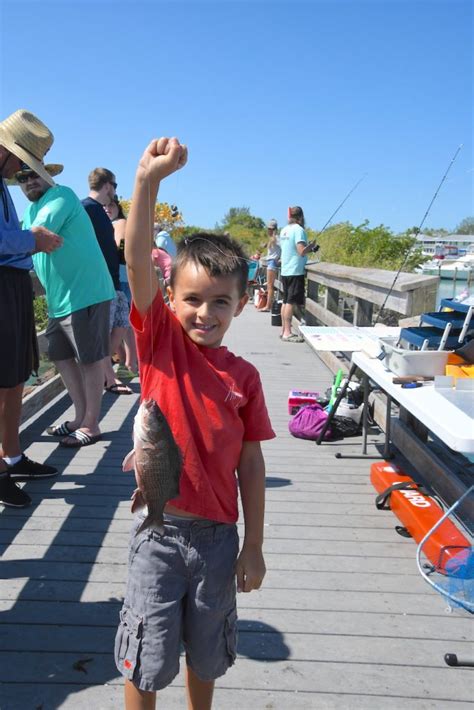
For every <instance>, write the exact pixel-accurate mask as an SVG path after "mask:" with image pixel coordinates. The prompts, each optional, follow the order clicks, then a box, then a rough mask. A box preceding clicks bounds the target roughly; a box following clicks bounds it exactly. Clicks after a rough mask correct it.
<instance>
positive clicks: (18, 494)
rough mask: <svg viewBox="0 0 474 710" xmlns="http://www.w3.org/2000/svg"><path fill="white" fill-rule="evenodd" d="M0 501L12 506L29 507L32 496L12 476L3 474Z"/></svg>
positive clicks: (0, 484)
mask: <svg viewBox="0 0 474 710" xmlns="http://www.w3.org/2000/svg"><path fill="white" fill-rule="evenodd" d="M0 503H3V505H6V506H9V507H10V508H27V507H28V506H29V505H31V498H30V496H29V495H28V493H25V491H23V490H22V489H21V488H20V486H19V485H18V484H17V483H15V482H14V481H12V479H11V478H10V476H1V477H0Z"/></svg>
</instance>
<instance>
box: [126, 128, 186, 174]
mask: <svg viewBox="0 0 474 710" xmlns="http://www.w3.org/2000/svg"><path fill="white" fill-rule="evenodd" d="M187 160H188V149H187V147H186V146H185V145H181V143H180V142H179V141H178V139H177V138H158V139H155V140H152V142H151V143H150V145H149V146H148V147H147V148H146V150H145V152H144V153H143V155H142V157H141V159H140V162H139V164H138V173H137V174H138V176H139V177H143V178H146V179H150V180H152V181H153V182H155V183H159V182H160V181H161V180H163V179H164V178H165V177H168V175H171V174H172V173H174V172H176V171H177V170H180V169H181V168H182V167H184V165H186V162H187Z"/></svg>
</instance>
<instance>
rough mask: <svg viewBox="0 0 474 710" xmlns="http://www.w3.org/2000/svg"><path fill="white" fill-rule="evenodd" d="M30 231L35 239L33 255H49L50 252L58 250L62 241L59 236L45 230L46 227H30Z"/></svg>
mask: <svg viewBox="0 0 474 710" xmlns="http://www.w3.org/2000/svg"><path fill="white" fill-rule="evenodd" d="M31 231H32V232H33V234H34V237H35V248H34V251H33V252H32V253H33V254H37V253H38V252H40V251H42V252H44V253H45V254H51V252H53V251H56V249H59V247H60V246H62V243H63V241H64V240H63V238H62V237H60V236H59V234H55V233H54V232H51V231H50V230H49V229H46V227H32V228H31Z"/></svg>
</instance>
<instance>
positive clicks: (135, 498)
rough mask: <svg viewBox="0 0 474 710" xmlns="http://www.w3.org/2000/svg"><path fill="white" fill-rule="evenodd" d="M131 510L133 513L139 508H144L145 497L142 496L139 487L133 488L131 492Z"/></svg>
mask: <svg viewBox="0 0 474 710" xmlns="http://www.w3.org/2000/svg"><path fill="white" fill-rule="evenodd" d="M131 501H132V505H131V508H130V510H131V512H132V513H134V512H135V511H136V510H140V508H144V507H145V505H146V502H145V498H144V497H143V493H142V492H141V490H140V489H139V488H135V490H134V491H133V493H132V496H131Z"/></svg>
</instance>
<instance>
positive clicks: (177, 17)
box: [0, 0, 474, 231]
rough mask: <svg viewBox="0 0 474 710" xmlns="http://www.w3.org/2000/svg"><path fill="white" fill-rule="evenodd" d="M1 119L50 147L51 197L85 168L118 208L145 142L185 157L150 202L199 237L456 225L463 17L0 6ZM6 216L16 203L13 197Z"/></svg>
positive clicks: (343, 1) (467, 190)
mask: <svg viewBox="0 0 474 710" xmlns="http://www.w3.org/2000/svg"><path fill="white" fill-rule="evenodd" d="M0 8H1V9H0V13H1V15H0V26H1V27H2V34H1V38H0V39H1V42H0V43H1V46H2V49H1V65H0V71H1V77H0V79H1V81H0V108H1V111H0V114H1V117H2V118H3V117H6V116H7V115H8V114H10V113H11V112H13V111H14V110H16V109H17V108H20V107H22V108H28V109H30V110H32V111H33V112H34V113H36V114H37V115H38V116H39V117H40V118H41V119H42V120H44V121H45V122H46V123H47V124H48V125H49V126H50V128H51V129H52V131H53V133H54V134H55V144H54V145H53V148H52V149H51V151H50V153H49V154H48V158H49V160H50V161H51V162H62V163H64V165H65V170H64V172H63V174H62V175H61V176H60V178H59V182H61V183H62V184H66V185H69V186H70V187H72V188H73V189H74V190H75V191H76V192H77V193H78V195H79V196H80V197H84V196H85V195H86V193H87V175H88V173H89V172H90V170H91V169H92V168H94V167H97V166H104V167H108V168H110V169H111V170H113V171H114V172H115V174H116V175H117V180H118V183H119V187H118V194H119V195H120V196H122V197H126V198H128V197H130V196H131V192H132V186H133V176H134V171H135V166H136V164H137V161H138V158H139V156H140V154H141V152H142V150H143V148H144V147H145V145H146V144H147V143H148V142H149V141H150V140H151V139H152V138H153V137H158V136H159V135H176V136H178V137H179V138H180V139H181V140H182V141H183V142H185V143H187V144H188V146H189V163H188V165H187V166H186V168H185V169H184V170H183V171H181V172H180V173H179V174H178V175H176V176H172V177H171V178H170V179H169V180H168V182H167V183H164V184H163V186H162V189H161V192H160V198H161V199H162V200H164V201H168V202H172V203H177V204H178V206H179V207H180V209H181V211H182V212H183V215H184V218H185V221H186V222H187V223H190V224H195V225H199V226H202V227H206V226H207V227H213V226H214V225H215V223H216V222H218V221H220V220H221V219H222V217H223V216H224V214H225V213H226V212H227V210H228V209H229V208H230V207H242V206H247V207H249V208H250V210H251V212H252V213H253V214H256V215H258V216H260V217H262V218H263V219H265V220H267V219H269V218H271V217H276V218H277V219H278V221H279V223H282V224H283V223H284V222H285V215H286V210H287V206H288V205H289V204H300V205H302V206H303V208H304V210H305V213H306V217H307V222H308V224H309V226H311V227H312V228H314V229H318V228H321V227H322V225H323V224H324V223H325V222H326V220H327V218H328V217H329V216H330V214H331V213H332V212H333V211H334V209H335V208H336V207H337V205H338V204H339V203H340V202H341V201H342V199H343V198H344V196H345V195H346V193H347V192H348V191H349V190H350V188H351V187H352V186H353V185H354V184H355V183H356V182H357V180H358V179H359V178H360V177H361V176H362V175H363V174H365V173H367V176H366V178H365V179H364V181H363V182H362V184H361V185H360V186H359V188H358V189H357V190H356V191H355V192H354V194H353V195H352V196H351V198H350V199H349V200H348V202H347V203H346V205H345V206H344V207H343V209H342V210H341V211H340V213H339V214H338V215H337V218H336V220H335V221H339V220H350V221H352V222H354V223H360V222H361V221H362V220H364V219H369V220H370V223H371V225H373V226H375V225H376V224H380V223H384V224H386V225H387V226H389V227H390V228H392V229H393V230H394V231H400V230H404V229H405V228H407V227H409V226H413V225H417V224H419V222H420V220H421V218H422V217H423V214H424V212H425V210H426V207H427V206H428V204H429V202H430V200H431V198H432V196H433V193H434V191H435V189H436V187H437V185H438V183H439V181H440V179H441V177H442V175H443V173H444V172H445V170H446V168H447V166H448V164H449V162H450V160H451V158H452V156H453V154H454V152H455V150H456V148H457V146H458V145H459V144H460V143H463V144H464V147H463V150H462V151H461V153H460V154H459V156H458V159H457V160H456V162H455V164H454V166H453V168H452V170H451V172H450V175H449V178H448V181H447V182H446V183H445V185H444V186H443V189H442V191H441V192H440V195H439V197H438V199H437V200H436V202H435V204H434V206H433V208H432V210H431V213H430V215H429V218H428V220H427V222H426V226H432V227H440V226H442V227H446V228H448V229H451V228H454V227H455V226H456V224H458V223H459V222H460V221H461V219H463V218H464V217H466V216H468V215H470V214H472V212H473V209H472V203H473V190H472V185H473V175H474V173H473V160H472V100H473V91H472V50H471V42H472V3H471V2H470V0H429V1H428V2H425V1H422V0H350V1H349V0H321V1H318V0H313V1H311V2H299V1H298V0H291V2H286V1H281V2H279V1H275V0H267V1H262V2H254V1H252V2H250V1H249V2H245V1H241V2H232V1H231V0H219V2H201V1H200V0H195V1H194V2H181V1H180V0H175V1H174V2H160V1H159V0H155V1H154V2H152V1H151V0H150V1H149V2H143V1H140V0H134V1H133V2H128V1H126V2H117V1H116V0H114V1H112V0H110V1H107V0H102V1H101V2H88V1H87V0H83V1H81V0H74V1H72V0H70V1H69V2H64V1H63V0H58V1H57V2H48V0H41V2H40V1H38V2H28V1H25V0H23V1H22V2H17V1H16V0H0ZM12 194H13V195H14V199H15V202H16V204H17V208H18V211H19V213H20V214H21V213H22V211H23V208H24V206H25V201H24V198H23V196H22V195H21V192H20V190H19V188H13V189H12Z"/></svg>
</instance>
